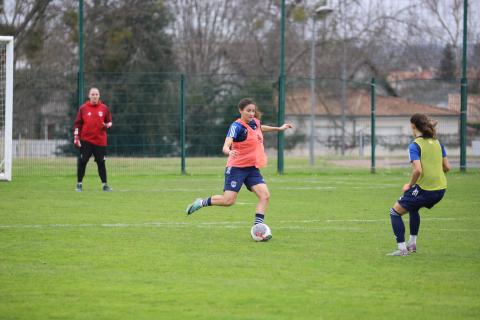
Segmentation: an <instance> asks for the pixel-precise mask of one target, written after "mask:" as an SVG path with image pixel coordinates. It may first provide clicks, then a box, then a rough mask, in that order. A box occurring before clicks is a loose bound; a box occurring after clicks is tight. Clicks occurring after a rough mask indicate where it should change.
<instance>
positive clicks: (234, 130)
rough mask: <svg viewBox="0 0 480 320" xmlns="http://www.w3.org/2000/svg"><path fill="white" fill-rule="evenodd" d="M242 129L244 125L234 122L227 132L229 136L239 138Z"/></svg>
mask: <svg viewBox="0 0 480 320" xmlns="http://www.w3.org/2000/svg"><path fill="white" fill-rule="evenodd" d="M241 129H242V125H241V124H239V123H238V122H234V123H232V124H231V125H230V128H229V129H228V132H227V138H233V139H234V140H235V139H237V137H238V134H239V132H240V130H241Z"/></svg>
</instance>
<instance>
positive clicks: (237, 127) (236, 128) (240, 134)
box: [227, 120, 257, 142]
mask: <svg viewBox="0 0 480 320" xmlns="http://www.w3.org/2000/svg"><path fill="white" fill-rule="evenodd" d="M248 125H249V126H250V128H252V129H253V130H255V129H257V124H256V123H255V120H252V121H250V122H249V123H248ZM247 134H248V130H247V128H245V127H244V126H243V125H242V124H241V123H239V122H236V121H235V122H234V123H232V124H231V125H230V128H229V129H228V133H227V138H233V141H234V142H242V141H245V139H247Z"/></svg>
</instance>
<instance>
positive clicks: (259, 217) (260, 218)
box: [253, 213, 265, 224]
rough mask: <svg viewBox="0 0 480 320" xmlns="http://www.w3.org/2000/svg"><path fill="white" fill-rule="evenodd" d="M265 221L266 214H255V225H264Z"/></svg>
mask: <svg viewBox="0 0 480 320" xmlns="http://www.w3.org/2000/svg"><path fill="white" fill-rule="evenodd" d="M263 219H265V215H264V214H261V213H256V214H255V221H254V222H253V224H259V223H263Z"/></svg>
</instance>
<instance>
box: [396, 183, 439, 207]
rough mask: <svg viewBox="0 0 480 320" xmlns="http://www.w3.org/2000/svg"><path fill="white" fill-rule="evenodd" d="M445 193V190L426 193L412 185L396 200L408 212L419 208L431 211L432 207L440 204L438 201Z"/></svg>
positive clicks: (426, 191)
mask: <svg viewBox="0 0 480 320" xmlns="http://www.w3.org/2000/svg"><path fill="white" fill-rule="evenodd" d="M445 191H446V189H443V190H434V191H428V190H423V189H422V188H420V187H419V186H417V185H414V186H413V187H411V188H410V189H408V190H407V191H405V193H404V194H403V196H401V197H400V199H399V200H398V203H399V204H400V205H401V206H402V208H404V209H405V210H407V211H408V212H410V211H418V210H420V208H428V209H431V208H432V207H433V206H434V205H436V204H437V203H438V202H440V200H442V198H443V196H444V195H445Z"/></svg>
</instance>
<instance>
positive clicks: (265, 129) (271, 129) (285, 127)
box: [262, 123, 293, 132]
mask: <svg viewBox="0 0 480 320" xmlns="http://www.w3.org/2000/svg"><path fill="white" fill-rule="evenodd" d="M290 128H293V125H291V124H290V123H285V124H283V126H281V127H270V126H266V125H263V124H262V131H263V132H272V131H285V130H287V129H290Z"/></svg>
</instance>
